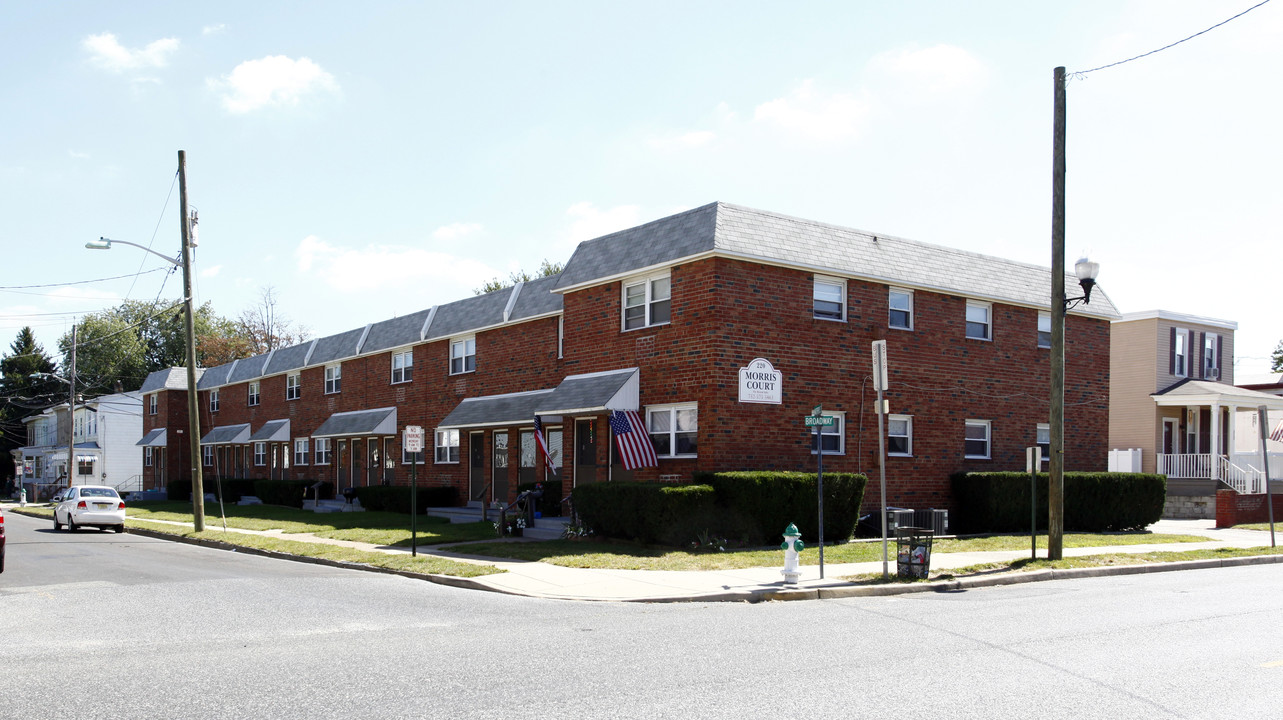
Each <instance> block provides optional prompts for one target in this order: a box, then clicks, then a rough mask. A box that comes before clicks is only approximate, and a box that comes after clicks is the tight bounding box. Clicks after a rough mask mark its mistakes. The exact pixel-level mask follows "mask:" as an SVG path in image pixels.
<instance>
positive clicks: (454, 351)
mask: <svg viewBox="0 0 1283 720" xmlns="http://www.w3.org/2000/svg"><path fill="white" fill-rule="evenodd" d="M476 369H477V339H476V338H475V337H466V338H459V339H458V340H452V341H450V374H451V375H458V374H459V373H466V372H472V371H474V370H476Z"/></svg>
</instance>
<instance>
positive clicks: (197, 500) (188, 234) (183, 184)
mask: <svg viewBox="0 0 1283 720" xmlns="http://www.w3.org/2000/svg"><path fill="white" fill-rule="evenodd" d="M178 206H179V218H178V222H179V226H180V228H181V230H182V238H183V251H182V262H181V263H180V262H179V261H177V260H174V259H173V258H170V257H166V256H164V255H161V254H160V253H158V252H156V251H155V250H152V249H151V248H149V247H146V246H143V245H139V244H138V243H132V242H128V241H126V240H109V239H107V238H105V237H100V238H98V240H97V241H93V240H91V241H89V242H87V243H85V247H86V248H89V249H90V250H110V249H111V246H112V244H113V243H120V244H121V245H130V246H132V247H136V248H139V249H141V250H144V251H146V252H149V253H151V254H152V255H155V256H157V257H161V258H164V259H165V261H166V262H168V263H169V264H171V265H173V266H175V267H181V268H182V269H183V310H184V312H183V315H184V316H185V320H184V325H185V328H184V329H185V330H186V335H187V422H188V429H189V431H190V432H189V434H190V436H191V437H190V438H189V443H190V446H189V447H190V450H191V451H190V453H189V455H190V460H191V468H192V519H193V520H194V521H195V522H194V523H193V525H194V529H195V530H196V532H201V531H203V530H204V529H205V481H204V477H203V476H202V472H201V453H200V415H199V413H198V412H197V410H198V408H199V407H200V404H199V403H198V402H197V393H196V323H195V315H194V314H193V312H192V260H191V249H192V248H193V247H195V246H196V242H195V240H194V239H193V237H192V223H194V222H195V220H194V219H193V220H192V221H191V222H188V214H187V153H185V152H184V151H182V150H179V151H178Z"/></svg>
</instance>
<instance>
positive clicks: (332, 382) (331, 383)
mask: <svg viewBox="0 0 1283 720" xmlns="http://www.w3.org/2000/svg"><path fill="white" fill-rule="evenodd" d="M342 389H343V366H342V365H326V366H325V394H326V395H333V394H334V393H336V392H339V391H340V390H342Z"/></svg>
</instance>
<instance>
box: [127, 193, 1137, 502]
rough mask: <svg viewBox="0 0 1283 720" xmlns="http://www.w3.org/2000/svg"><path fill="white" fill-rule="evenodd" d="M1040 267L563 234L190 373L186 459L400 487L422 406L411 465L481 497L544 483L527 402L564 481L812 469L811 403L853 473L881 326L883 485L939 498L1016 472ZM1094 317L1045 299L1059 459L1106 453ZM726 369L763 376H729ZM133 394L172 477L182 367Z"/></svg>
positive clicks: (1028, 418)
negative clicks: (332, 328)
mask: <svg viewBox="0 0 1283 720" xmlns="http://www.w3.org/2000/svg"><path fill="white" fill-rule="evenodd" d="M1050 285H1051V281H1050V273H1049V271H1048V270H1047V269H1046V268H1040V267H1036V266H1030V265H1025V264H1020V263H1015V262H1011V261H1007V260H1002V259H998V258H993V257H986V256H982V255H977V254H974V253H969V252H963V251H960V250H954V249H950V248H945V247H939V246H934V245H927V244H923V243H918V242H913V241H909V240H904V239H901V238H896V237H891V236H886V235H877V234H872V233H867V232H863V231H858V230H851V229H847V228H842V227H837V226H833V225H826V224H823V223H818V222H812V221H808V220H801V219H797V218H791V217H786V216H782V215H778V214H775V213H770V212H764V211H759V210H752V209H748V208H743V207H738V206H735V205H728V204H725V203H713V204H710V205H706V206H703V207H700V208H696V209H694V210H689V211H687V212H683V213H680V214H677V215H673V216H671V217H667V218H662V219H659V220H656V221H654V222H650V223H646V224H644V225H640V226H638V227H635V228H631V229H628V230H623V231H620V232H617V233H614V234H611V235H607V236H605V237H601V238H597V239H595V240H589V241H586V242H583V243H581V244H580V245H579V246H578V248H577V249H576V250H575V252H574V254H573V255H572V256H571V258H570V260H569V261H568V262H567V263H566V266H565V268H564V270H563V272H562V273H561V274H560V275H556V276H551V277H546V278H541V279H538V280H534V281H532V282H527V283H522V284H518V285H516V286H514V287H512V288H508V289H505V290H500V291H496V292H492V293H489V294H486V295H480V296H477V297H471V298H467V299H465V300H459V301H457V302H453V303H449V304H445V305H439V306H436V307H432V308H428V309H426V310H422V311H419V312H416V313H414V314H411V315H406V316H403V317H398V318H394V319H391V320H385V321H383V322H378V323H373V324H371V325H368V326H366V327H362V328H356V329H353V330H350V331H348V332H344V333H340V334H338V335H333V336H330V337H324V338H319V339H317V340H312V341H308V342H306V343H303V344H300V345H296V346H292V347H287V348H281V349H278V350H276V351H274V352H271V353H268V354H265V355H260V356H257V357H252V358H247V359H244V360H239V361H236V362H233V363H230V364H227V365H222V366H219V367H214V368H208V369H205V370H204V371H203V372H202V373H201V375H200V379H199V381H198V388H199V390H200V412H201V417H200V422H201V432H202V434H203V435H202V458H201V461H202V462H203V464H204V472H205V473H206V474H207V475H213V474H219V475H222V476H224V477H255V478H258V477H262V478H269V477H272V478H298V479H324V480H330V481H332V482H334V483H335V485H336V487H340V488H341V487H347V486H349V485H367V484H379V483H385V482H386V483H395V484H407V483H408V482H409V479H410V462H411V461H414V460H416V458H413V457H410V456H407V455H406V454H405V453H403V452H402V449H401V437H402V435H401V433H402V430H403V429H404V428H405V426H407V425H419V426H422V427H424V428H425V429H426V431H427V436H428V438H429V443H428V444H429V445H430V446H431V447H429V448H427V450H426V452H425V453H423V456H422V457H419V458H417V461H418V462H419V463H420V466H419V472H418V476H419V481H420V483H421V484H425V485H441V484H448V485H453V486H455V487H457V488H458V489H459V491H460V497H461V498H465V501H466V502H470V503H481V502H488V501H490V500H493V499H500V500H503V499H511V498H512V497H513V496H514V494H515V492H516V487H517V485H518V484H519V483H521V482H529V481H533V480H536V479H539V480H544V479H546V478H545V475H546V473H547V470H546V468H545V467H544V464H543V463H541V462H539V459H538V453H537V451H536V444H535V440H534V432H535V425H534V423H535V418H536V416H538V417H539V419H540V421H541V422H542V426H543V431H544V432H545V433H546V438H547V443H548V446H549V450H550V452H551V454H552V456H553V457H554V459H555V461H556V463H557V464H558V465H559V466H560V470H559V473H558V475H559V477H560V478H561V479H562V480H563V485H562V487H563V492H566V493H568V492H569V490H570V488H571V487H573V486H574V485H575V484H580V483H586V482H598V481H604V480H621V479H643V480H668V481H680V480H684V479H689V478H690V477H691V474H692V473H693V472H694V471H696V470H752V469H782V470H806V471H812V470H814V468H815V461H816V457H815V446H814V441H813V439H812V437H811V436H810V435H809V431H808V429H807V428H805V427H803V423H802V420H803V416H805V415H807V414H809V413H810V412H811V409H812V408H813V407H815V406H817V405H821V406H822V407H823V412H824V413H825V414H828V415H833V416H835V417H836V418H837V422H836V424H834V425H832V426H828V427H825V428H823V434H822V435H821V439H820V445H821V446H822V447H823V452H824V453H825V469H826V470H839V471H858V472H865V473H868V474H869V475H870V476H871V477H876V473H877V469H878V453H877V447H878V442H877V418H876V415H875V414H874V410H875V393H874V391H873V386H872V382H871V378H870V351H871V343H872V341H874V340H886V341H887V348H888V351H887V355H888V358H889V365H890V373H889V387H888V390H887V392H886V394H885V396H886V398H887V399H888V401H889V407H890V409H889V415H888V418H887V420H888V423H887V428H888V457H887V460H886V463H887V485H888V501H889V503H890V504H892V505H899V506H904V507H915V508H926V507H950V506H951V504H952V503H951V498H950V492H949V484H948V478H949V475H950V474H951V473H953V472H955V471H958V470H1021V469H1023V467H1024V449H1025V448H1026V447H1028V446H1031V445H1034V444H1035V443H1040V444H1043V445H1044V446H1045V445H1046V444H1047V442H1048V432H1047V422H1048V416H1049V409H1048V392H1049V390H1048V388H1049V376H1050V359H1049V356H1050V349H1049V347H1050V314H1049V311H1048V298H1049V297H1050V294H1051V289H1050ZM1075 286H1076V285H1075V283H1074V281H1073V279H1072V278H1070V279H1069V280H1067V287H1071V288H1072V287H1075ZM1115 317H1117V312H1116V311H1115V309H1114V307H1113V306H1112V304H1111V303H1110V301H1109V299H1108V297H1107V296H1106V295H1105V294H1104V293H1103V292H1101V291H1100V290H1097V292H1096V294H1095V295H1094V296H1093V301H1092V303H1091V304H1090V305H1082V306H1079V307H1077V308H1075V309H1074V310H1073V311H1071V313H1070V315H1069V316H1068V317H1067V319H1066V345H1065V347H1066V351H1065V355H1066V393H1065V401H1066V424H1065V427H1066V432H1065V464H1066V468H1067V469H1071V470H1074V469H1082V470H1103V469H1104V468H1105V465H1106V458H1107V448H1108V445H1107V441H1108V434H1109V426H1108V421H1109V406H1108V398H1109V341H1110V320H1111V319H1113V318H1115ZM750 366H752V369H751V370H750ZM742 370H744V371H746V372H747V373H749V374H750V375H749V376H750V377H755V378H760V377H769V378H771V379H772V380H773V382H768V383H760V381H758V382H754V381H745V383H744V387H743V388H742V387H741V371H742ZM750 384H751V385H752V387H749V385H750ZM142 390H143V392H144V393H145V396H144V433H145V436H144V438H143V440H142V441H141V442H140V445H144V446H145V448H146V449H145V453H146V457H145V459H144V460H145V467H144V474H145V475H146V478H147V480H148V481H149V486H157V485H163V484H164V482H166V480H167V479H172V478H180V477H187V476H188V475H189V474H190V470H189V468H188V461H187V459H186V447H187V441H186V435H184V434H183V433H184V431H185V428H186V426H187V417H186V416H187V413H186V400H185V375H184V374H183V372H182V371H180V370H177V369H174V370H169V371H162V372H158V373H154V374H153V375H152V376H151V377H149V378H148V380H147V383H146V384H145V385H144V386H143V388H142ZM615 410H637V411H639V413H640V416H641V417H642V418H643V422H644V423H645V424H646V430H648V431H649V434H650V438H651V440H652V442H653V444H654V447H655V448H656V452H657V455H658V456H659V461H658V467H646V468H641V469H637V470H634V471H627V470H625V469H624V468H623V466H622V465H621V464H620V462H619V459H618V452H617V449H616V448H615V446H614V443H613V442H611V439H612V430H611V426H610V423H609V418H610V414H611V412H612V411H615ZM866 499H867V502H877V501H878V500H879V498H878V497H877V488H876V484H871V486H870V493H869V494H868V495H866Z"/></svg>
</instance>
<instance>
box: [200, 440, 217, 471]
mask: <svg viewBox="0 0 1283 720" xmlns="http://www.w3.org/2000/svg"><path fill="white" fill-rule="evenodd" d="M200 457H201V464H202V465H204V466H205V467H213V465H214V446H213V445H201V446H200Z"/></svg>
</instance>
